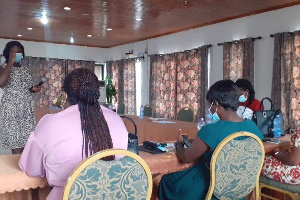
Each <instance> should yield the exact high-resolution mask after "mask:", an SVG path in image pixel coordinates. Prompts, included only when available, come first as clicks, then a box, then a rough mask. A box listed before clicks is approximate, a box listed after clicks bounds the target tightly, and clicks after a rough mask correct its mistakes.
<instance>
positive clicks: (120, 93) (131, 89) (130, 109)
mask: <svg viewBox="0 0 300 200" xmlns="http://www.w3.org/2000/svg"><path fill="white" fill-rule="evenodd" d="M106 69H107V74H108V75H109V76H110V78H111V80H112V83H113V85H114V86H115V88H116V91H117V101H118V102H116V101H115V99H114V98H113V104H117V103H124V104H125V114H129V115H135V114H136V85H135V84H136V78H135V60H118V61H114V62H106Z"/></svg>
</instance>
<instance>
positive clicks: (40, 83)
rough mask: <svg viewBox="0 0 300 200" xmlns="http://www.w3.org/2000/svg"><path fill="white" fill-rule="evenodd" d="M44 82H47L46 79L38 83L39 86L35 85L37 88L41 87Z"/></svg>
mask: <svg viewBox="0 0 300 200" xmlns="http://www.w3.org/2000/svg"><path fill="white" fill-rule="evenodd" d="M46 81H47V79H46V78H45V77H43V78H42V80H41V82H39V84H37V86H38V87H41V86H42V85H43V84H44V83H45V82H46Z"/></svg>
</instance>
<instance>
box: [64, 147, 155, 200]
mask: <svg viewBox="0 0 300 200" xmlns="http://www.w3.org/2000/svg"><path fill="white" fill-rule="evenodd" d="M112 155H124V157H123V158H121V159H119V160H112V161H103V160H100V159H101V158H104V157H107V156H112ZM151 193H152V175H151V172H150V169H149V167H148V165H147V164H146V162H145V161H144V160H143V159H142V158H141V157H139V156H138V155H136V154H134V153H132V152H130V151H127V150H121V149H108V150H103V151H100V152H98V153H95V154H93V155H92V156H90V157H89V158H87V159H86V160H84V161H83V162H81V163H80V165H79V166H78V167H77V168H76V169H75V170H74V171H73V172H72V174H71V175H70V176H69V178H68V180H67V184H66V186H65V190H64V195H63V200H83V199H122V200H125V199H147V200H149V199H150V197H151Z"/></svg>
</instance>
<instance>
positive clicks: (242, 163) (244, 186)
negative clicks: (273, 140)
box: [206, 132, 265, 200]
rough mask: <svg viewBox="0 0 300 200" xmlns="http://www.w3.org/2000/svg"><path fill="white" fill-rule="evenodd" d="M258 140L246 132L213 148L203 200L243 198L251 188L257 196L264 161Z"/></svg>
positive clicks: (235, 135) (226, 139)
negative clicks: (208, 180)
mask: <svg viewBox="0 0 300 200" xmlns="http://www.w3.org/2000/svg"><path fill="white" fill-rule="evenodd" d="M264 156H265V151H264V146H263V144H262V142H261V140H260V139H259V138H258V137H257V136H256V135H254V134H252V133H248V132H237V133H234V134H231V135H230V136H228V137H226V138H225V139H224V140H223V141H222V142H221V143H220V144H219V145H218V146H217V148H216V149H215V151H214V153H213V155H212V159H211V163H210V178H211V180H210V187H209V190H208V193H207V196H206V199H207V200H208V199H209V200H210V199H211V197H212V195H214V196H215V197H217V198H218V199H222V200H223V199H224V200H235V199H242V198H245V197H246V196H247V195H248V194H249V193H250V192H251V191H252V190H253V189H254V188H255V187H256V188H255V190H256V191H255V194H256V195H255V198H256V199H258V197H259V175H260V171H261V169H262V165H263V162H264Z"/></svg>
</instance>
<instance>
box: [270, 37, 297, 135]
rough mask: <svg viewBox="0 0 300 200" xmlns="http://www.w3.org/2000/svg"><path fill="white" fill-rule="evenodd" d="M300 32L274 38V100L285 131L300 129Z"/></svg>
mask: <svg viewBox="0 0 300 200" xmlns="http://www.w3.org/2000/svg"><path fill="white" fill-rule="evenodd" d="M299 33H300V32H299V31H298V32H295V34H294V35H293V34H289V33H277V34H275V36H274V60H273V78H272V79H273V80H272V83H273V84H272V99H273V102H274V105H275V108H280V109H281V110H282V113H283V118H284V126H285V129H288V128H290V127H291V128H299V127H300V122H299V120H300V107H299V106H300V34H299Z"/></svg>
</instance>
